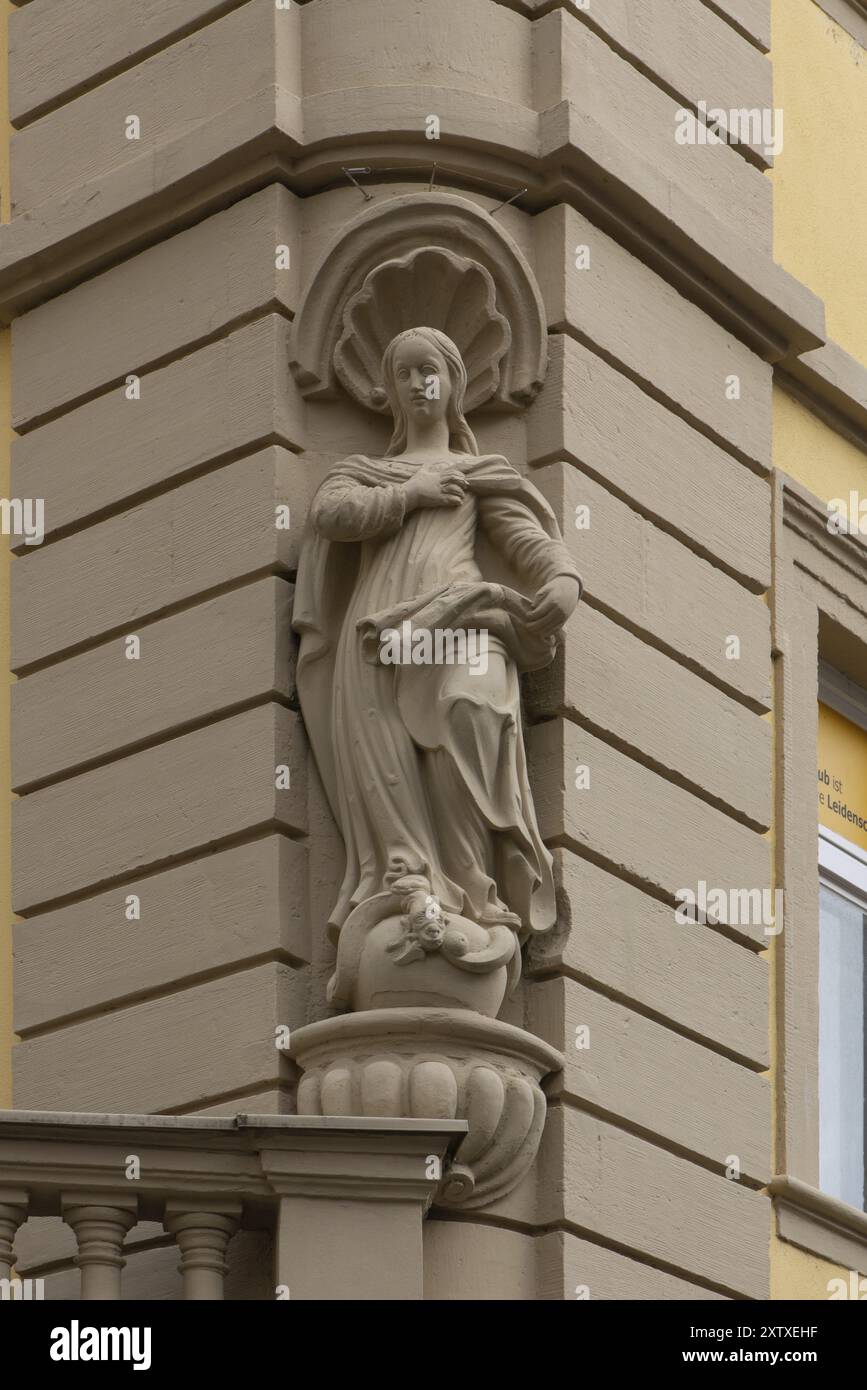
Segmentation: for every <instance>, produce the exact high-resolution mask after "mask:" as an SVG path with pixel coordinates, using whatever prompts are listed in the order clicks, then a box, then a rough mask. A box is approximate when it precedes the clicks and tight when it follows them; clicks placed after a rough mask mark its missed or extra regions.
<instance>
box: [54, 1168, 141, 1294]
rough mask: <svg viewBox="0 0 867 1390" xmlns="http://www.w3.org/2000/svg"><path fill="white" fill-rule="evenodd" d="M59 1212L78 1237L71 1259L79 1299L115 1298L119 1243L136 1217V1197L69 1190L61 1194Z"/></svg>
mask: <svg viewBox="0 0 867 1390" xmlns="http://www.w3.org/2000/svg"><path fill="white" fill-rule="evenodd" d="M62 1212H63V1219H64V1221H65V1222H66V1223H67V1225H68V1226H71V1227H72V1229H73V1231H74V1232H75V1238H76V1240H77V1241H78V1255H77V1257H76V1260H75V1263H76V1264H77V1265H78V1267H79V1269H80V1270H81V1297H82V1299H86V1300H91V1299H111V1300H116V1299H119V1298H120V1273H121V1270H122V1269H123V1267H124V1265H125V1264H126V1260H125V1259H124V1257H123V1243H124V1240H125V1239H126V1236H127V1232H128V1231H129V1230H130V1229H131V1228H132V1227H133V1226H134V1225H135V1224H136V1221H137V1220H138V1202H137V1200H136V1198H135V1197H111V1198H110V1200H106V1195H105V1194H104V1193H103V1194H93V1193H87V1194H82V1193H70V1194H68V1195H65V1196H64V1198H63V1202H62Z"/></svg>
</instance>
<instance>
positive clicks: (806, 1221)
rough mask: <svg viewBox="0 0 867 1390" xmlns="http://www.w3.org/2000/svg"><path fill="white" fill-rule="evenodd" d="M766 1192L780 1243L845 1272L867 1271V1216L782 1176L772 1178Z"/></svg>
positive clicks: (813, 1188) (786, 1176)
mask: <svg viewBox="0 0 867 1390" xmlns="http://www.w3.org/2000/svg"><path fill="white" fill-rule="evenodd" d="M767 1191H768V1195H769V1196H770V1197H772V1198H773V1199H774V1207H775V1210H776V1214H777V1230H778V1234H779V1235H780V1237H781V1238H782V1239H783V1240H787V1241H789V1242H790V1243H791V1244H794V1245H798V1246H800V1247H801V1248H802V1249H806V1250H809V1251H810V1252H811V1253H813V1254H816V1255H821V1256H822V1257H823V1258H824V1259H826V1260H833V1261H835V1262H837V1263H839V1264H841V1265H843V1267H844V1268H854V1269H860V1270H861V1271H867V1212H863V1211H858V1209H857V1208H856V1207H852V1206H850V1205H849V1204H848V1202H842V1201H840V1199H839V1198H837V1197H831V1196H829V1195H828V1194H827V1193H826V1192H820V1191H819V1190H818V1188H815V1187H812V1186H811V1185H810V1184H809V1183H805V1182H801V1181H800V1179H798V1178H792V1177H789V1176H788V1175H787V1174H784V1173H781V1174H777V1176H776V1177H775V1178H773V1180H772V1181H771V1183H770V1184H769V1186H768V1189H767Z"/></svg>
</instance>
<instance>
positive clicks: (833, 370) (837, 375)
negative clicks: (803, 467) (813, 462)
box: [775, 342, 867, 452]
mask: <svg viewBox="0 0 867 1390" xmlns="http://www.w3.org/2000/svg"><path fill="white" fill-rule="evenodd" d="M775 380H776V381H777V383H778V385H780V386H782V388H783V389H784V390H785V391H787V392H788V393H789V394H790V395H791V396H794V397H795V399H796V400H799V401H801V402H802V404H803V405H805V406H806V407H807V409H808V410H811V411H812V412H813V414H815V415H818V416H819V417H820V418H821V419H822V420H824V421H825V423H826V424H827V425H829V426H830V428H831V429H833V430H835V431H836V432H837V433H838V434H841V435H843V436H844V437H845V438H846V439H848V440H849V441H850V443H852V444H854V445H856V447H857V448H859V449H863V450H865V452H867V367H864V366H862V364H861V363H860V362H859V361H858V360H857V359H856V358H854V357H852V356H851V355H850V354H849V353H848V352H846V351H845V350H844V349H843V348H841V347H840V346H839V344H838V343H834V342H827V343H826V344H825V345H824V347H821V348H816V349H815V350H814V351H813V352H807V353H804V355H803V356H802V357H798V358H793V359H791V360H790V361H789V362H787V363H786V365H785V367H778V368H777V370H776V373H775Z"/></svg>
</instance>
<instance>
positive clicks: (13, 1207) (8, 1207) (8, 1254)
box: [0, 1187, 30, 1279]
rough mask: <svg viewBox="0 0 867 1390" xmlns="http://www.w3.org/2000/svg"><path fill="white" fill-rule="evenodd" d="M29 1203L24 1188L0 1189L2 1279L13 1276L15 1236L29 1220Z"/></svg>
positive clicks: (0, 1272) (0, 1263)
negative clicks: (20, 1227)
mask: <svg viewBox="0 0 867 1390" xmlns="http://www.w3.org/2000/svg"><path fill="white" fill-rule="evenodd" d="M29 1202H30V1198H29V1195H28V1193H27V1192H26V1191H25V1190H24V1188H23V1187H0V1279H9V1278H10V1277H11V1275H12V1267H13V1265H14V1264H15V1251H14V1249H13V1246H14V1241H15V1236H16V1235H17V1233H18V1228H19V1226H23V1225H24V1222H25V1221H26V1220H27V1209H28V1206H29Z"/></svg>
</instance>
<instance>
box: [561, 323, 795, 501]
mask: <svg viewBox="0 0 867 1390" xmlns="http://www.w3.org/2000/svg"><path fill="white" fill-rule="evenodd" d="M548 331H549V332H550V333H559V334H564V335H565V336H566V337H569V338H572V339H574V341H575V342H576V343H580V344H581V346H582V347H585V348H588V349H589V351H590V352H592V353H595V355H596V356H597V357H601V358H602V361H603V362H606V363H607V364H608V366H609V367H612V368H613V369H614V371H616V372H620V373H621V375H622V376H625V377H628V378H629V380H630V381H631V382H632V383H633V385H634V386H638V387H639V388H640V389H641V390H642V391H643V392H644V394H645V395H646V396H650V398H651V400H654V401H656V403H657V405H662V406H665V409H666V410H670V411H671V413H672V415H677V416H678V417H679V418H680V419H681V420H683V421H684V423H685V424H687V425H689V426H690V427H691V428H692V429H694V430H695V431H696V433H697V434H701V435H704V437H705V439H708V440H710V442H711V444H715V445H716V447H717V448H718V449H722V450H723V451H724V452H725V453H727V454H730V455H731V457H732V458H734V459H737V461H738V463H742V464H743V465H744V467H745V468H748V469H749V470H750V472H751V473H755V474H756V475H757V476H758V477H760V478H767V477H768V474H769V472H770V469H769V467H768V465H767V464H763V463H761V462H760V461H759V460H758V459H754V458H752V457H751V456H750V455H749V454H746V453H744V451H743V450H742V449H740V448H739V447H738V445H737V444H733V443H732V441H731V440H730V439H726V437H725V435H722V434H719V433H718V432H717V431H716V430H715V429H713V427H712V426H711V425H707V424H705V422H704V421H703V420H702V419H701V417H700V416H698V415H694V414H693V413H692V411H690V410H687V409H685V407H684V406H682V405H680V404H679V403H678V402H677V401H676V400H674V399H673V397H671V396H668V395H666V393H665V392H664V391H661V390H660V389H659V387H657V386H654V384H653V382H652V381H648V379H647V378H646V377H644V376H642V375H641V374H640V372H636V371H635V370H634V369H633V368H632V367H630V366H629V365H628V363H626V362H622V361H620V359H619V358H617V357H615V356H614V354H613V353H611V352H609V351H608V349H607V348H604V347H602V346H601V345H600V344H599V343H597V342H596V341H595V339H594V338H592V337H591V336H590V335H589V334H587V333H584V332H582V330H581V329H579V328H576V327H575V326H574V325H573V324H569V323H562V324H555V325H554V326H553V327H550V328H549V330H548Z"/></svg>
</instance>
